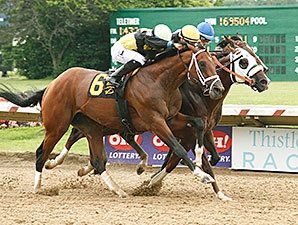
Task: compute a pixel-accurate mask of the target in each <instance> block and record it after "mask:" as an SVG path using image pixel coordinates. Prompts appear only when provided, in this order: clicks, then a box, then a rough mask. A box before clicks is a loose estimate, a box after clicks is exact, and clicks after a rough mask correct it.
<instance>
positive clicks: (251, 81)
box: [212, 56, 253, 85]
mask: <svg viewBox="0 0 298 225" xmlns="http://www.w3.org/2000/svg"><path fill="white" fill-rule="evenodd" d="M212 58H213V60H214V62H215V64H216V65H218V66H219V67H220V68H221V69H223V70H225V71H226V72H228V73H230V74H232V75H234V76H235V77H238V78H240V79H241V80H244V81H246V82H248V83H249V84H250V85H252V84H253V80H252V79H250V78H248V77H246V76H243V75H241V74H238V73H235V72H234V71H232V70H230V69H229V68H228V67H226V66H224V65H222V64H221V63H220V62H219V61H218V59H217V58H216V57H215V56H212Z"/></svg>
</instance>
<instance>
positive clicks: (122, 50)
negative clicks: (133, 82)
mask: <svg viewBox="0 0 298 225" xmlns="http://www.w3.org/2000/svg"><path fill="white" fill-rule="evenodd" d="M171 37H172V31H171V29H170V28H169V27H168V26H167V25H165V24H158V25H157V26H155V27H154V28H153V29H146V28H142V29H140V30H138V31H137V32H134V33H129V34H126V35H125V36H123V37H121V38H120V39H119V40H118V41H117V42H116V43H115V44H114V45H113V46H112V48H111V55H112V59H113V60H115V61H117V62H119V63H122V64H124V65H122V66H121V67H120V68H118V69H117V70H116V71H115V72H114V73H112V74H111V75H110V77H108V78H107V81H109V82H110V83H112V84H115V85H119V81H120V80H121V78H122V77H123V76H124V75H126V74H128V73H129V72H131V71H133V70H135V69H136V68H138V67H140V66H142V65H144V64H145V62H146V60H148V59H151V58H154V57H155V55H156V54H157V53H159V52H161V51H163V50H165V49H166V48H170V47H172V46H173V43H172V41H171Z"/></svg>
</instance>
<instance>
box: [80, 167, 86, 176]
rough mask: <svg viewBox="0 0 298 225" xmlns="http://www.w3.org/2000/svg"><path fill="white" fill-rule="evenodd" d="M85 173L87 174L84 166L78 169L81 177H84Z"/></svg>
mask: <svg viewBox="0 0 298 225" xmlns="http://www.w3.org/2000/svg"><path fill="white" fill-rule="evenodd" d="M84 175H85V173H84V168H81V169H79V170H78V176H79V177H82V176H84Z"/></svg>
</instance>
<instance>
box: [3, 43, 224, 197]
mask: <svg viewBox="0 0 298 225" xmlns="http://www.w3.org/2000/svg"><path fill="white" fill-rule="evenodd" d="M215 67H216V66H215V64H214V61H213V60H212V57H211V55H210V54H209V53H208V52H207V51H206V50H205V49H197V48H195V47H193V46H190V45H187V48H186V50H185V51H182V52H178V54H176V55H174V56H171V57H168V58H164V59H161V60H160V61H158V62H156V63H154V64H152V65H148V66H146V67H142V68H141V69H140V70H139V71H138V73H137V75H136V76H133V77H132V78H131V79H130V80H129V82H128V86H127V89H126V91H125V95H124V97H125V99H126V100H127V101H128V103H129V111H130V114H131V117H132V123H133V126H134V127H135V129H136V130H137V131H138V132H140V133H141V132H144V131H148V130H150V131H152V132H154V133H155V134H156V135H158V136H159V137H160V138H161V140H162V141H163V142H164V143H166V144H167V145H168V146H169V147H170V148H171V149H173V152H175V154H177V155H178V156H179V157H180V158H182V159H183V160H184V161H185V162H186V164H187V166H188V167H189V168H190V170H191V171H192V172H193V174H194V175H195V176H199V177H200V178H201V179H202V180H204V181H205V182H213V181H214V180H213V178H212V177H211V176H210V175H208V174H206V173H205V172H203V171H202V170H201V169H200V168H199V167H196V166H195V165H194V163H193V162H192V161H191V160H190V159H189V157H188V156H187V153H186V150H185V149H184V148H183V147H182V146H181V144H179V142H178V141H177V139H176V138H175V136H174V135H173V133H172V131H171V130H170V128H169V127H168V125H167V121H171V120H174V119H177V118H182V121H184V120H186V119H187V118H185V116H183V115H182V114H179V113H178V112H179V109H180V107H181V103H182V98H181V94H180V92H179V87H180V86H181V84H182V83H184V82H185V81H186V80H187V78H189V79H192V80H195V81H197V82H198V86H200V85H201V86H204V88H206V87H207V88H209V91H208V92H209V93H210V96H213V98H214V99H217V98H220V97H221V96H222V92H223V91H224V88H223V86H222V83H221V81H220V79H219V77H218V75H217V74H216V70H215ZM98 75H100V72H99V71H96V70H90V69H84V68H71V69H68V70H67V71H65V72H63V73H62V74H60V75H59V76H58V77H57V78H56V79H55V80H54V81H52V82H51V83H50V84H49V86H48V87H47V88H46V89H45V90H42V91H38V92H35V93H32V94H31V95H30V96H29V95H28V94H27V95H26V96H25V97H24V95H22V93H13V92H11V91H9V90H7V89H5V88H4V89H3V88H2V90H0V96H1V97H4V98H6V99H7V100H9V101H11V102H13V103H15V104H17V105H21V106H32V105H34V104H37V103H38V102H40V101H41V100H42V102H41V114H42V119H43V125H44V128H45V137H44V140H43V141H42V143H41V145H40V146H39V147H38V149H37V150H36V164H35V165H36V171H35V181H34V191H35V192H38V191H39V190H40V189H41V175H42V169H43V167H44V165H45V162H46V161H47V160H48V157H49V154H50V153H51V152H52V150H53V148H54V147H55V145H56V143H57V142H58V141H59V140H60V139H61V137H62V136H63V135H64V134H65V132H66V131H67V129H68V128H69V126H70V125H73V126H74V127H76V128H78V129H79V130H80V131H81V132H82V133H83V134H84V135H85V136H86V137H87V140H88V144H89V149H90V163H91V165H92V167H94V168H95V169H96V170H97V171H98V172H99V174H100V175H101V177H102V178H103V181H104V182H105V183H106V185H107V186H108V187H109V189H110V190H111V191H113V192H115V193H116V194H118V195H119V196H121V197H124V196H126V193H125V192H124V191H123V190H122V189H121V188H120V187H119V186H118V185H117V184H116V183H115V182H114V181H113V180H112V179H111V177H110V176H109V175H108V173H107V172H106V168H105V166H106V162H107V158H106V154H105V150H104V146H103V136H104V135H107V134H114V133H118V132H121V131H122V130H123V125H122V124H121V121H120V119H119V116H118V111H117V107H116V103H115V100H114V99H107V98H105V99H103V98H94V97H90V96H88V90H89V91H90V87H91V88H92V87H93V88H94V87H96V90H98V89H100V88H101V86H102V85H103V83H102V82H100V81H99V80H96V81H95V82H97V83H95V84H94V79H95V78H96V77H97V76H98ZM94 90H95V89H94Z"/></svg>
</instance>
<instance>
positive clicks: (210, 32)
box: [197, 22, 215, 41]
mask: <svg viewBox="0 0 298 225" xmlns="http://www.w3.org/2000/svg"><path fill="white" fill-rule="evenodd" d="M197 28H198V31H199V33H200V35H201V36H202V37H203V38H205V39H207V40H209V41H212V40H213V39H214V34H215V32H214V29H213V27H212V25H211V24H209V23H207V22H202V23H199V24H198V26H197Z"/></svg>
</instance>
